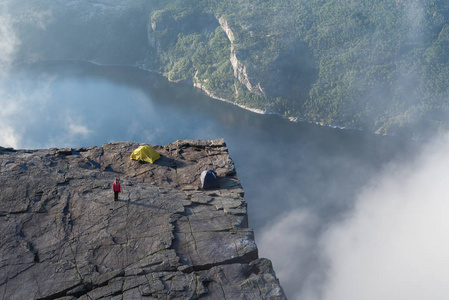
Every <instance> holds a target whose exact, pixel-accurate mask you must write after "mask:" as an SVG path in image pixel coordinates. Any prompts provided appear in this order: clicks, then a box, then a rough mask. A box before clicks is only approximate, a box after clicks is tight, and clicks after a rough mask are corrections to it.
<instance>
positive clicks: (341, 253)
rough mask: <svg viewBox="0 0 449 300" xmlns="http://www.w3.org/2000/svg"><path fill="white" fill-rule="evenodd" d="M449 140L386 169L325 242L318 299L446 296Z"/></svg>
mask: <svg viewBox="0 0 449 300" xmlns="http://www.w3.org/2000/svg"><path fill="white" fill-rule="evenodd" d="M448 153H449V137H448V136H444V137H442V138H440V139H438V140H437V141H434V142H433V143H431V144H430V145H429V146H427V147H426V149H425V150H424V151H423V152H422V154H421V155H420V156H419V157H418V158H417V159H416V160H415V161H413V162H410V163H408V164H402V165H399V166H390V168H388V169H387V170H385V171H384V172H383V174H381V175H380V176H379V177H378V179H377V180H376V181H373V182H372V184H371V185H370V186H369V187H367V188H366V189H365V190H364V192H363V193H362V194H361V195H360V197H359V198H358V200H357V204H356V207H355V209H354V211H353V213H352V215H351V216H350V217H349V218H347V219H346V220H345V221H343V222H342V223H340V224H337V225H335V226H333V227H332V228H331V229H330V230H329V231H328V232H327V233H326V234H325V235H323V239H322V249H323V253H324V255H325V257H326V258H327V259H328V263H329V269H328V271H327V274H326V275H327V282H326V285H325V286H324V289H323V293H324V294H323V295H324V296H323V298H322V299H333V300H340V299H364V300H370V299H373V300H374V299H383V300H385V299H392V300H393V299H395V300H397V299H407V300H414V299H432V300H438V299H447V295H449V286H448V285H447V278H449V254H448V253H449V240H448V239H447V233H448V232H449V221H448V218H447V212H449V201H448V197H449V184H448V183H449V173H448V169H449V155H448Z"/></svg>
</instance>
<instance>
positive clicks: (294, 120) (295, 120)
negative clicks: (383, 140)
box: [17, 59, 393, 136]
mask: <svg viewBox="0 0 449 300" xmlns="http://www.w3.org/2000/svg"><path fill="white" fill-rule="evenodd" d="M46 62H71V63H86V64H92V65H95V66H100V67H127V68H136V69H138V70H141V71H144V72H148V73H153V74H157V75H160V76H162V77H164V78H165V79H166V80H167V81H168V82H171V83H176V84H187V85H189V86H192V87H194V88H195V89H198V90H200V91H202V92H203V93H204V94H205V95H206V96H208V97H210V98H212V99H215V100H219V101H222V102H225V103H228V104H232V105H235V106H237V107H239V108H241V109H244V110H247V111H250V112H253V113H256V114H259V115H275V116H278V117H279V118H281V119H284V120H287V121H289V122H292V123H307V124H311V125H317V126H320V127H327V128H331V129H339V130H354V131H364V130H363V129H362V128H351V127H346V126H340V125H327V124H322V123H320V122H313V121H308V120H304V119H300V118H299V117H285V116H283V115H281V114H279V113H276V112H269V111H268V110H262V109H257V108H251V107H247V106H245V105H242V104H238V103H235V102H233V101H230V100H228V99H225V98H221V97H218V96H215V95H214V94H212V93H211V92H210V91H209V90H207V89H205V88H203V87H202V85H201V84H199V83H194V82H190V81H189V82H184V81H183V82H177V81H173V80H170V79H168V77H167V76H165V75H164V74H163V73H161V72H158V71H156V70H153V69H150V68H147V67H146V66H145V65H142V64H135V65H130V64H104V63H99V62H96V61H91V60H83V59H39V60H35V61H32V62H20V63H17V65H18V66H24V65H25V66H26V65H34V64H38V63H46ZM372 134H374V135H378V136H393V135H391V134H380V133H376V132H372Z"/></svg>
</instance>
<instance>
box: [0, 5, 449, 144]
mask: <svg viewBox="0 0 449 300" xmlns="http://www.w3.org/2000/svg"><path fill="white" fill-rule="evenodd" d="M6 3H7V4H4V5H5V6H6V7H7V10H6V11H7V12H8V13H9V14H10V15H11V16H12V17H11V18H10V20H11V22H12V23H13V26H12V28H13V29H14V34H15V35H16V36H17V37H18V39H19V40H20V42H21V43H20V46H19V47H18V51H17V53H16V58H17V60H18V61H23V60H28V61H29V60H35V59H84V60H89V61H93V62H97V63H105V64H128V65H135V66H139V67H141V68H144V69H147V70H153V71H157V72H160V73H162V74H164V75H165V76H167V78H168V79H169V80H172V81H176V82H187V83H189V84H194V85H195V86H197V87H199V88H201V89H203V90H205V91H206V92H207V93H209V94H210V95H211V96H213V97H215V98H220V99H225V100H228V101H231V102H233V103H236V104H239V105H243V106H245V107H248V108H254V109H259V110H261V111H265V112H274V113H278V114H281V115H284V116H286V117H290V118H293V119H302V120H306V121H310V122H317V123H321V124H325V125H338V126H344V127H351V128H364V129H366V130H369V131H373V132H378V133H403V134H410V135H419V134H420V133H423V132H425V131H428V130H430V131H434V130H437V129H446V128H447V125H448V124H447V122H448V121H447V120H448V118H447V116H448V111H449V108H448V96H449V93H448V91H449V90H448V86H449V82H448V81H449V79H448V78H449V46H448V45H449V42H448V41H449V4H448V3H447V1H443V0H435V1H425V0H413V1H394V0H376V1H374V2H373V1H357V2H355V1H347V0H336V1H330V0H324V1H323V0H309V1H302V0H283V1H277V0H276V1H275V0H237V1H232V2H229V1H204V0H194V1H188V2H186V1H180V0H167V1H116V0H102V1H87V0H86V1H69V2H66V1H48V0H43V1H39V2H30V1H24V0H17V1H7V2H6Z"/></svg>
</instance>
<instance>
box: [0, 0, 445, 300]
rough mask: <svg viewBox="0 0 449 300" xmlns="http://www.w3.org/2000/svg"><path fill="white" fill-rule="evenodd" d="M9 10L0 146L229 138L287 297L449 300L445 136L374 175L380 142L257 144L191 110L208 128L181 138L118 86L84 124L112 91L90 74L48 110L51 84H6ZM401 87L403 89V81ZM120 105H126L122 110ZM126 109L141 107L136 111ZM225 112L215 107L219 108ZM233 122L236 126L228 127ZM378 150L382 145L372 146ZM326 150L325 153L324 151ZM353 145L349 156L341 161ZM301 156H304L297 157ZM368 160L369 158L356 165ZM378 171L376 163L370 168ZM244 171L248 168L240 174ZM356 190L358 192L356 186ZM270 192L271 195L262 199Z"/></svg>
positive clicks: (11, 51) (9, 29)
mask: <svg viewBox="0 0 449 300" xmlns="http://www.w3.org/2000/svg"><path fill="white" fill-rule="evenodd" d="M5 3H7V2H3V4H2V3H0V9H1V10H0V11H1V12H2V14H1V15H0V106H1V109H0V128H1V129H0V146H3V147H14V148H45V147H54V146H57V147H62V146H70V145H83V146H90V145H95V144H98V141H100V143H106V142H110V141H116V140H120V139H121V138H123V137H127V138H128V139H129V140H136V141H158V142H160V143H166V142H172V140H169V141H166V140H163V139H162V137H164V136H167V135H168V132H176V133H177V134H178V135H179V136H178V138H216V137H223V136H224V137H229V138H227V142H229V145H230V153H231V156H232V158H233V159H235V161H236V164H237V169H238V172H239V173H238V175H239V178H241V179H242V183H243V186H244V188H245V190H246V191H247V196H246V199H247V201H248V202H249V206H250V208H249V209H250V216H249V218H250V225H251V224H252V226H256V228H258V230H259V231H256V243H257V245H258V247H259V254H260V257H267V258H269V259H271V260H272V261H273V264H274V268H275V271H276V273H277V275H278V277H279V278H280V280H281V285H282V286H283V287H284V288H285V290H286V292H287V295H288V296H289V299H293V300H295V299H297V300H304V299H305V300H331V299H332V300H348V299H354V300H360V299H362V300H370V299H376V300H378V299H382V300H385V299H392V300H393V299H394V300H398V299H407V300H414V299H432V300H439V299H446V298H447V295H449V286H448V285H447V283H446V282H445V279H446V278H449V254H448V253H449V241H448V239H447V238H446V236H445V235H446V233H447V232H448V230H449V228H448V227H449V222H447V221H445V220H446V219H447V217H446V214H445V213H446V212H448V211H449V207H447V206H449V204H448V202H447V195H448V194H449V193H448V192H449V191H448V186H449V185H448V184H447V182H448V181H449V178H448V177H449V175H448V174H447V173H448V172H447V169H448V167H449V156H448V155H447V153H449V136H448V135H445V134H440V135H437V136H436V137H434V139H433V140H432V141H430V142H426V144H427V145H426V146H425V147H424V148H423V149H422V150H421V151H420V152H419V153H418V154H416V155H410V154H409V153H404V155H403V158H402V159H399V157H401V153H399V154H397V153H396V158H397V159H394V160H393V161H390V162H389V163H388V164H387V165H385V166H382V167H380V165H381V162H382V163H383V162H384V161H386V160H388V159H383V158H382V159H381V158H379V157H380V156H381V155H385V156H390V157H395V155H393V153H395V150H391V149H382V145H380V146H379V147H378V148H377V149H375V150H373V149H370V148H369V147H370V146H369V145H371V144H369V143H366V145H367V146H365V145H345V146H342V147H341V148H338V147H336V148H332V147H333V146H334V145H337V144H338V143H339V142H341V140H342V139H344V138H342V137H340V136H339V137H336V138H335V140H327V141H323V140H318V141H312V140H313V138H314V137H315V136H319V135H318V134H317V133H316V132H314V131H311V132H310V133H309V134H301V139H299V138H298V141H294V142H291V141H289V142H290V144H288V145H287V141H286V140H287V139H285V140H284V139H283V138H281V137H280V136H277V135H276V132H275V131H270V129H268V128H269V126H267V124H264V126H265V127H266V128H263V126H261V127H262V133H260V132H258V133H257V134H258V135H257V134H256V133H255V132H256V130H255V129H254V128H252V127H250V125H251V124H246V123H244V121H242V119H243V118H241V116H240V115H239V117H235V114H234V113H229V115H227V116H226V118H227V119H226V121H223V120H219V121H212V119H213V118H212V117H210V118H209V117H207V116H206V114H207V113H205V112H203V111H201V109H202V108H200V107H193V108H190V109H192V110H196V111H197V113H198V115H195V116H198V117H201V118H203V120H207V121H205V122H209V123H208V124H209V125H208V126H206V127H204V128H201V126H198V128H200V129H198V130H197V131H195V132H193V133H192V132H188V129H189V128H191V126H192V125H191V124H189V122H190V119H189V120H188V121H179V120H178V121H179V122H181V125H179V124H180V123H177V125H178V127H177V128H170V126H172V127H173V126H174V125H170V124H171V123H173V122H174V121H173V120H167V119H164V116H167V115H169V116H171V118H173V119H177V118H178V119H180V118H181V116H182V113H181V114H176V113H171V115H170V114H169V113H167V111H170V110H171V109H173V110H174V108H171V107H170V105H172V104H170V103H157V102H156V100H155V99H156V98H157V97H156V96H154V95H153V97H149V96H148V95H147V94H146V93H144V92H142V90H141V89H136V90H135V91H134V92H133V95H134V96H133V98H126V97H128V96H129V94H128V92H123V94H122V91H123V90H122V89H121V88H120V86H118V85H117V87H116V88H117V89H116V90H114V93H115V94H116V97H115V98H110V99H107V100H108V105H109V106H112V107H118V109H117V110H108V112H111V111H112V112H113V113H111V114H98V115H97V116H96V117H95V118H87V117H86V116H87V115H88V111H102V109H103V106H102V105H103V104H102V103H104V102H101V101H100V100H101V99H100V98H101V95H102V93H103V94H107V92H106V89H108V88H109V87H110V82H106V81H105V82H104V84H103V85H102V83H101V81H100V83H98V81H97V84H96V85H95V86H89V84H88V82H90V80H92V78H89V77H86V78H85V79H82V80H81V81H83V80H84V82H82V85H74V86H73V85H72V84H73V82H72V81H68V82H67V84H66V85H65V87H64V91H65V92H66V93H67V94H65V96H64V97H62V96H61V95H56V96H58V97H62V98H61V99H60V101H59V102H57V103H56V104H55V102H54V101H52V100H50V99H51V98H52V97H55V95H54V94H53V93H54V83H55V82H56V81H57V80H59V79H58V77H55V76H53V75H51V74H50V75H49V74H46V75H45V74H44V75H42V76H38V77H36V79H35V80H33V81H32V82H31V83H30V82H29V81H26V80H24V81H12V80H11V73H10V71H11V69H12V68H13V65H14V60H15V58H16V54H17V52H18V50H19V49H20V48H21V47H22V41H21V40H20V39H19V37H18V35H17V34H16V32H15V31H14V26H13V25H14V24H13V23H14V18H13V17H12V16H11V15H10V14H9V11H8V8H7V7H6V4H5ZM421 9H422V8H420V7H414V6H410V9H409V10H408V14H407V16H406V21H407V22H410V23H411V24H413V26H411V27H410V32H409V33H408V34H409V39H410V40H411V41H416V42H419V39H420V32H419V26H418V25H419V22H421V17H420V16H421V15H420V12H421ZM51 15H52V14H51V12H39V13H38V12H36V15H35V16H36V17H34V18H31V19H30V20H31V21H33V20H34V21H35V22H36V24H37V25H39V24H40V25H39V26H41V27H40V28H41V29H45V22H44V20H45V17H42V16H47V17H48V16H51ZM34 21H33V22H34ZM417 24H418V25H417ZM39 26H38V27H39ZM404 76H405V75H404ZM404 81H407V82H406V84H410V83H409V80H408V79H407V80H406V79H404ZM406 84H405V85H406ZM61 86H64V84H61ZM79 86H82V87H83V88H86V90H85V91H83V92H84V93H85V94H86V97H85V98H79V99H71V98H70V97H69V96H68V95H69V94H70V93H71V92H73V93H75V90H76V89H77V88H79ZM61 89H63V88H61ZM89 89H91V90H95V96H94V97H93V98H92V97H91V98H89V97H88V95H89V93H90V90H89ZM103 89H104V90H103ZM166 92H167V93H169V91H168V90H166ZM78 93H79V92H78ZM123 98H126V99H127V100H126V101H127V104H130V105H131V107H128V108H127V106H126V105H124V104H123V102H122V99H123ZM151 98H153V99H151ZM172 98H176V96H174V95H173V97H172ZM99 99H100V100H99ZM102 101H104V99H103V100H102ZM201 103H202V104H201V105H202V106H205V105H204V102H201ZM132 105H139V110H138V111H136V110H135V109H134V107H133V106H132ZM164 105H165V107H166V108H165V110H166V111H164V108H163V107H164ZM176 105H177V104H176ZM189 105H190V104H189ZM201 105H200V106H201ZM223 107H224V106H219V108H218V110H222V109H223ZM180 110H181V111H182V112H183V113H184V114H186V115H187V114H190V111H189V110H188V109H185V107H182V106H181V109H180ZM90 113H91V112H90ZM128 115H133V116H134V117H135V121H132V120H129V121H126V122H124V121H123V118H126V117H125V116H128ZM220 116H223V115H220ZM223 118H224V117H223ZM233 118H234V120H233ZM146 119H151V120H152V122H153V123H150V122H149V121H148V123H143V124H144V125H143V126H142V123H141V122H138V121H137V120H146ZM117 120H119V121H117ZM182 122H185V123H182ZM220 122H221V123H220ZM232 122H234V123H237V124H234V125H229V124H232ZM239 122H241V123H239ZM156 123H159V124H161V126H160V127H157V128H153V129H154V130H152V129H150V128H146V126H150V125H151V124H156ZM261 123H262V121H261ZM55 124H56V125H57V126H55ZM222 124H226V125H225V126H223V125H222ZM189 126H190V127H189ZM233 126H234V127H239V126H240V127H248V132H246V133H240V132H238V130H235V128H234V127H233ZM292 126H293V125H292ZM326 130H328V129H326ZM242 131H243V130H242ZM251 131H253V132H251ZM335 132H338V131H335ZM115 133H116V134H115ZM217 134H219V136H217ZM245 134H246V136H245ZM337 135H339V134H335V136H337ZM236 136H237V137H236ZM291 136H293V135H289V136H288V137H289V138H290V137H291ZM298 136H300V135H299V134H298ZM250 138H251V139H254V140H257V141H259V144H257V145H263V148H260V149H257V150H254V152H252V153H250V154H248V153H247V149H243V148H242V147H241V146H240V145H239V144H238V143H237V141H239V139H240V140H245V139H246V140H249V139H250ZM233 139H234V140H233ZM317 139H319V137H318V138H317ZM337 140H338V141H337ZM355 140H356V141H357V142H360V144H363V143H364V142H365V141H364V140H363V138H359V137H357V139H355ZM350 141H351V139H350V138H348V143H350ZM376 141H378V142H379V143H380V142H381V140H380V137H379V139H376ZM382 141H384V140H382ZM372 142H373V141H371V142H370V143H372ZM239 147H240V148H241V149H239ZM289 147H291V148H289ZM325 147H329V149H325V150H323V148H325ZM351 148H352V149H353V150H354V149H355V150H354V152H353V153H350V154H346V153H347V152H348V150H349V149H351ZM291 149H293V150H291ZM317 149H318V150H319V151H318V150H317ZM295 151H296V152H295ZM302 151H304V152H302ZM307 151H308V152H307ZM273 152H277V153H278V154H280V155H279V156H277V157H275V158H273V160H272V161H269V162H268V161H267V162H265V161H264V159H266V157H267V154H266V153H273ZM309 152H310V153H312V154H310V153H309ZM318 152H319V153H318ZM358 153H360V156H358ZM306 155H309V156H307V157H303V156H306ZM377 156H379V157H377ZM282 157H287V158H288V159H289V160H282ZM364 157H370V159H372V160H373V161H372V162H364V161H363V158H364ZM373 157H375V158H373ZM304 161H307V162H308V163H309V165H306V164H305V163H304ZM292 162H295V163H296V165H295V166H292V165H294V164H295V163H292ZM377 163H379V165H378V166H373V165H375V164H377ZM248 166H249V167H252V169H250V170H248V169H245V168H248ZM281 169H286V170H287V172H288V173H289V174H291V175H289V176H286V178H271V176H272V174H273V170H276V174H277V173H281V172H282V170H281ZM262 173H263V174H262ZM373 174H375V175H373ZM253 176H260V181H259V183H256V184H254V183H253V182H250V179H248V178H250V177H253ZM332 177H333V179H332ZM366 178H369V181H367V182H366V181H365V179H366ZM245 180H246V181H245ZM359 183H361V184H363V185H362V186H361V187H360V186H358V187H357V188H355V187H354V186H357V185H358V184H359ZM267 186H269V189H268V190H267V191H263V189H264V188H267ZM306 186H307V188H306ZM354 193H356V195H354V196H353V194H354ZM263 196H265V197H266V198H267V199H268V200H266V201H273V202H274V203H271V204H267V206H265V207H263V206H262V205H259V201H260V202H261V203H264V202H263V201H265V200H263V199H262V197H263ZM259 197H260V198H259ZM345 197H347V198H345ZM268 205H270V206H268ZM333 209H335V210H333ZM251 213H257V214H258V216H257V217H256V216H254V215H251ZM262 224H263V225H262Z"/></svg>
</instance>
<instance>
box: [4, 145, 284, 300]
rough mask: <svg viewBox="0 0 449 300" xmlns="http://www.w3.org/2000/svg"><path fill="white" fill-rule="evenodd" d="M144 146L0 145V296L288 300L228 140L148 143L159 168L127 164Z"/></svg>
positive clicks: (132, 162) (136, 163)
mask: <svg viewBox="0 0 449 300" xmlns="http://www.w3.org/2000/svg"><path fill="white" fill-rule="evenodd" d="M140 145H141V144H138V143H130V142H121V143H111V144H105V145H103V146H102V147H86V148H77V149H72V148H69V149H44V150H14V149H9V148H8V149H6V148H0V186H2V188H3V191H2V193H1V194H0V232H1V239H0V298H2V299H78V298H79V299H99V298H108V299H141V298H144V299H173V298H181V299H196V298H199V297H204V298H206V299H285V296H284V294H283V291H282V288H281V287H280V285H279V282H278V280H277V279H276V276H275V274H274V271H273V269H272V267H271V263H270V262H269V261H267V260H264V259H259V258H258V254H257V247H256V244H255V242H254V236H253V232H252V230H250V229H248V221H247V213H246V202H245V200H244V198H243V195H244V192H243V189H242V187H241V185H240V181H239V180H238V178H237V177H236V171H235V167H234V163H233V162H232V160H231V159H230V157H229V154H228V151H227V148H226V144H225V142H224V141H223V140H222V139H218V140H213V141H195V140H186V141H177V142H175V143H172V144H169V145H166V146H153V147H154V148H155V149H156V150H157V151H158V152H159V153H160V154H161V159H160V160H158V161H156V163H154V164H148V163H141V162H137V161H133V160H130V159H129V155H130V154H131V152H132V151H133V150H134V149H135V148H137V147H138V146H140ZM206 169H212V170H215V171H216V173H217V174H218V175H219V177H220V184H221V186H220V188H219V189H215V190H210V191H203V190H200V188H199V186H200V179H199V176H200V174H201V171H203V170H206ZM115 177H119V178H120V179H121V186H122V192H121V193H120V196H119V200H118V201H113V192H112V182H113V180H114V178H115Z"/></svg>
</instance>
